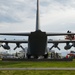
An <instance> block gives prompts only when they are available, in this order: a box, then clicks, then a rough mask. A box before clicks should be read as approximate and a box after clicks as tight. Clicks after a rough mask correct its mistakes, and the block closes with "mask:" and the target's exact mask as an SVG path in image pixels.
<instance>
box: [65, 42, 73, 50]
mask: <svg viewBox="0 0 75 75" xmlns="http://www.w3.org/2000/svg"><path fill="white" fill-rule="evenodd" d="M71 47H72V45H70V44H69V42H67V43H66V46H65V47H64V49H65V50H68V49H70V48H71Z"/></svg>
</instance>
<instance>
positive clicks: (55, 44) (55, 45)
mask: <svg viewBox="0 0 75 75" xmlns="http://www.w3.org/2000/svg"><path fill="white" fill-rule="evenodd" d="M53 47H54V48H57V49H58V50H60V48H59V47H58V43H53V46H52V47H51V48H50V49H49V50H52V48H53Z"/></svg>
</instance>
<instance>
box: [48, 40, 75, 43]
mask: <svg viewBox="0 0 75 75" xmlns="http://www.w3.org/2000/svg"><path fill="white" fill-rule="evenodd" d="M47 42H48V43H67V42H69V43H75V40H49V41H47Z"/></svg>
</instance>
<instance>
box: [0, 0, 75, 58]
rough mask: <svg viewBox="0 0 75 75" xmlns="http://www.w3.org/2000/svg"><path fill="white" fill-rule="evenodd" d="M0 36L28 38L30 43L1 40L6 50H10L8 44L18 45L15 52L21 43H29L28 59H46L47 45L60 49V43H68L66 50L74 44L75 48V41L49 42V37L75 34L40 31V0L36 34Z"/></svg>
mask: <svg viewBox="0 0 75 75" xmlns="http://www.w3.org/2000/svg"><path fill="white" fill-rule="evenodd" d="M0 35H8V36H28V41H25V40H6V39H5V40H0V42H1V43H5V45H2V47H3V48H4V49H8V50H9V49H10V46H9V45H8V43H16V47H15V48H14V50H15V49H16V48H17V47H18V48H19V47H21V48H22V49H24V48H23V47H22V46H21V43H28V49H27V58H31V56H34V58H38V57H39V56H44V58H47V57H48V50H47V44H48V43H53V44H54V45H53V46H52V47H51V48H50V49H52V48H53V47H57V48H58V49H59V50H60V48H59V47H58V44H59V43H66V46H65V49H70V48H71V47H72V46H70V45H69V43H73V46H74V47H75V40H71V39H68V40H48V39H47V37H48V36H64V35H68V36H71V35H75V33H46V32H43V31H41V30H40V28H39V0H37V12H36V30H35V31H34V32H30V33H0Z"/></svg>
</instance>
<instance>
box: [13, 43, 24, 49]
mask: <svg viewBox="0 0 75 75" xmlns="http://www.w3.org/2000/svg"><path fill="white" fill-rule="evenodd" d="M20 47H21V48H22V49H23V50H25V49H24V48H23V47H22V46H21V45H20V43H16V47H15V48H14V50H16V49H17V48H20Z"/></svg>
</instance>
